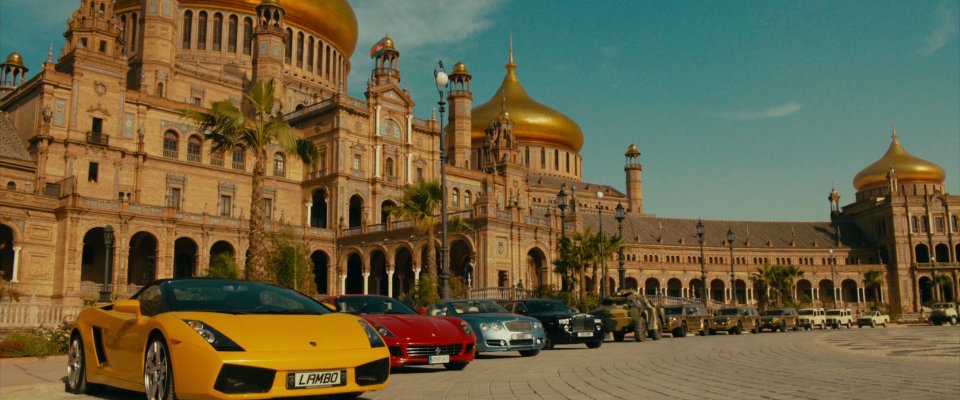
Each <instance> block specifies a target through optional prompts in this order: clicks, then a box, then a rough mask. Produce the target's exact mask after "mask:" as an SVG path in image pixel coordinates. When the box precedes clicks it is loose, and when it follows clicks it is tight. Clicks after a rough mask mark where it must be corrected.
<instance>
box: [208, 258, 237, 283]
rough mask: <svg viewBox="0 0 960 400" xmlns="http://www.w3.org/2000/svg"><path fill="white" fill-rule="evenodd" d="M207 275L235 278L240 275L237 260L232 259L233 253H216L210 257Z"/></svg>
mask: <svg viewBox="0 0 960 400" xmlns="http://www.w3.org/2000/svg"><path fill="white" fill-rule="evenodd" d="M207 276H208V277H211V278H225V279H237V278H239V277H240V273H239V268H237V261H236V260H234V259H233V254H230V253H217V254H216V255H214V256H213V257H212V258H211V259H210V268H209V269H207Z"/></svg>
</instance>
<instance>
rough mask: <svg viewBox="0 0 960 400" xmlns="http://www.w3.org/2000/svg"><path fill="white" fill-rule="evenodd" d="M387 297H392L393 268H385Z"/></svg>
mask: <svg viewBox="0 0 960 400" xmlns="http://www.w3.org/2000/svg"><path fill="white" fill-rule="evenodd" d="M387 297H393V268H390V269H388V270H387Z"/></svg>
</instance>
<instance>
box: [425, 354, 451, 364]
mask: <svg viewBox="0 0 960 400" xmlns="http://www.w3.org/2000/svg"><path fill="white" fill-rule="evenodd" d="M448 362H450V356H449V355H447V354H444V355H442V356H430V357H427V363H428V364H446V363H448Z"/></svg>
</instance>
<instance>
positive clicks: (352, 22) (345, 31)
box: [114, 0, 358, 59]
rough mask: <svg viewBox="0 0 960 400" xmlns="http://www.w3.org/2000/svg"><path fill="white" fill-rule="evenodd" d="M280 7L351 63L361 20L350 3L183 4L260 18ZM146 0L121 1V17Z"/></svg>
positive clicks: (201, 0) (192, 0) (188, 0)
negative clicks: (260, 8)
mask: <svg viewBox="0 0 960 400" xmlns="http://www.w3.org/2000/svg"><path fill="white" fill-rule="evenodd" d="M261 1H263V2H265V3H267V4H279V5H280V6H282V7H283V9H284V10H285V11H286V16H285V17H284V18H285V19H286V21H287V22H288V23H291V24H293V25H295V26H297V27H301V28H305V29H307V30H310V31H313V32H314V33H316V34H319V35H320V36H321V37H323V39H324V40H326V41H328V42H330V43H332V44H333V46H334V47H336V48H337V49H340V51H342V52H343V53H344V56H346V57H345V58H347V59H349V58H350V56H351V55H353V50H354V49H355V48H356V47H357V29H358V28H357V16H356V15H355V14H354V13H353V8H352V7H350V3H348V2H347V0H233V1H223V0H180V8H194V7H196V8H206V9H213V10H216V9H225V10H234V11H239V12H244V13H247V14H250V15H256V12H255V10H254V8H255V7H256V6H257V5H258V4H260V3H261ZM142 3H143V0H117V2H116V4H115V5H114V10H116V12H117V13H120V12H124V11H131V10H133V9H139V8H140V5H141V4H142Z"/></svg>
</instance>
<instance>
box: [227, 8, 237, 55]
mask: <svg viewBox="0 0 960 400" xmlns="http://www.w3.org/2000/svg"><path fill="white" fill-rule="evenodd" d="M227 51H229V52H231V53H236V52H237V16H236V15H231V16H230V22H229V23H228V24H227Z"/></svg>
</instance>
